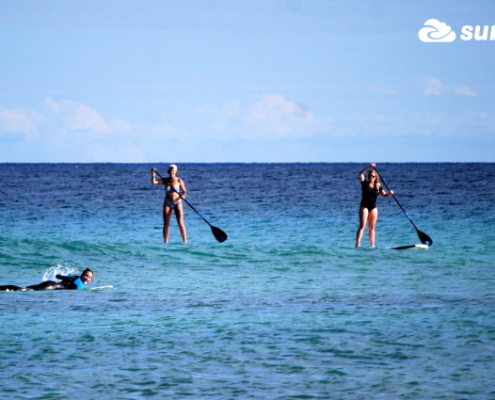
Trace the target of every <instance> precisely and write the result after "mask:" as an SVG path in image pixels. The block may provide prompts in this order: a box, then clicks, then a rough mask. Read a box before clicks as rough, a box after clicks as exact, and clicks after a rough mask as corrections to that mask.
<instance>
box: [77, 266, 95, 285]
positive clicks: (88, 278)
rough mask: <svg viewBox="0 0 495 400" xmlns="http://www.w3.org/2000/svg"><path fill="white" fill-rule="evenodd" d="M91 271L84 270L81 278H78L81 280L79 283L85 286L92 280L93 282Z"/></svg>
mask: <svg viewBox="0 0 495 400" xmlns="http://www.w3.org/2000/svg"><path fill="white" fill-rule="evenodd" d="M93 275H94V274H93V271H91V270H90V269H89V268H86V269H85V270H84V271H83V272H82V274H81V276H80V277H79V278H80V279H81V281H82V282H83V283H84V284H85V285H87V284H88V283H90V282H91V281H92V280H93Z"/></svg>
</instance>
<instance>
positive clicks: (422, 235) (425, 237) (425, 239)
mask: <svg viewBox="0 0 495 400" xmlns="http://www.w3.org/2000/svg"><path fill="white" fill-rule="evenodd" d="M418 237H419V240H421V243H423V244H426V245H428V246H431V245H432V244H433V240H432V238H431V237H429V236H428V235H427V234H426V233H424V232H421V231H419V230H418Z"/></svg>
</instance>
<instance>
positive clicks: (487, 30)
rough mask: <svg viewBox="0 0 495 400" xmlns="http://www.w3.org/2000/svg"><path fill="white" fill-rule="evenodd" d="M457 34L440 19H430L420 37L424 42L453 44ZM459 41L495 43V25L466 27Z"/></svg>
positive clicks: (421, 30)
mask: <svg viewBox="0 0 495 400" xmlns="http://www.w3.org/2000/svg"><path fill="white" fill-rule="evenodd" d="M456 36H457V35H456V33H455V32H454V31H453V30H452V28H451V27H450V26H449V25H447V24H446V23H444V22H440V21H439V20H438V19H429V20H428V21H426V22H425V26H424V27H422V28H421V29H420V30H419V33H418V37H419V39H420V40H421V41H422V42H427V43H428V42H429V43H433V42H444V43H445V42H453V41H454V40H455V39H456ZM459 39H461V40H464V41H470V40H476V41H478V42H479V41H491V42H493V41H495V25H491V26H490V25H483V26H481V25H475V26H472V25H464V26H463V27H462V28H461V34H460V35H459Z"/></svg>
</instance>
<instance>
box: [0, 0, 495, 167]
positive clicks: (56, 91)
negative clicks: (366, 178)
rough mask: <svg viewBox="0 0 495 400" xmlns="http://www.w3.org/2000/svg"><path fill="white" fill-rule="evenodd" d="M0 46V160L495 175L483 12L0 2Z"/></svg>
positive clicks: (135, 1)
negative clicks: (438, 169)
mask: <svg viewBox="0 0 495 400" xmlns="http://www.w3.org/2000/svg"><path fill="white" fill-rule="evenodd" d="M492 29H493V32H492ZM0 35H1V39H0V162H9V163H14V162H33V163H34V162H75V163H84V162H119V163H120V162H123V163H142V162H144V163H155V162H165V163H181V162H198V163H203V162H205V163H209V162H365V163H369V162H376V163H380V162H495V72H494V66H495V3H494V2H493V0H474V1H470V2H468V1H465V0H463V1H459V0H448V1H447V0H436V1H431V0H412V1H410V0H402V1H396V0H373V1H364V0H359V1H358V0H81V1H79V0H71V1H66V0H16V1H11V0H0Z"/></svg>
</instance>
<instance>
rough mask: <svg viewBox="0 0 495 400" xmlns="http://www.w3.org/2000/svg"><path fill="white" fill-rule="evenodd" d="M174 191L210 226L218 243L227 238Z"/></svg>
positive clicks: (182, 197)
mask: <svg viewBox="0 0 495 400" xmlns="http://www.w3.org/2000/svg"><path fill="white" fill-rule="evenodd" d="M155 172H156V174H157V175H158V176H159V177H160V178H161V179H162V180H165V178H164V177H163V176H161V175H160V174H159V173H158V172H157V171H156V170H155ZM175 192H176V193H177V194H178V195H179V196H180V198H181V199H182V200H184V201H185V202H186V203H187V205H188V206H189V207H191V208H192V209H193V210H194V212H195V213H196V214H198V215H199V216H200V217H201V218H202V219H203V221H205V222H206V223H207V224H208V225H209V226H210V228H211V233H213V236H215V239H217V240H218V241H219V242H220V243H223V242H225V241H226V240H227V234H226V233H225V232H224V231H222V230H221V229H220V228H217V227H216V226H213V225H212V224H210V223H209V222H208V221H207V220H206V218H205V217H203V216H202V215H201V214H200V213H199V211H198V210H196V209H195V208H194V207H193V205H192V204H191V203H189V202H188V201H187V200H186V199H185V198H184V196H182V194H180V193H179V192H177V191H176V190H175Z"/></svg>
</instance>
